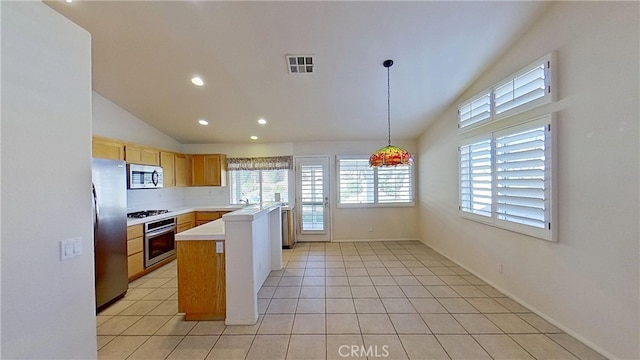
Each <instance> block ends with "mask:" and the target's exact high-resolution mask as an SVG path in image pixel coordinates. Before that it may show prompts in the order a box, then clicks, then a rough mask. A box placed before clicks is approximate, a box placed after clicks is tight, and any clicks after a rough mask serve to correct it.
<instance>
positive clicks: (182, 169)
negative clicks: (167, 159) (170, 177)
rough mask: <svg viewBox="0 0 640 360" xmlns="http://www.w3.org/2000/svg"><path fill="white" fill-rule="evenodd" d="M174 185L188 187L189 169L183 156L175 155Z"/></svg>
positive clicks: (185, 157)
mask: <svg viewBox="0 0 640 360" xmlns="http://www.w3.org/2000/svg"><path fill="white" fill-rule="evenodd" d="M174 162H175V164H174V165H175V171H174V174H175V180H174V181H175V185H176V186H187V185H189V168H188V162H187V156H186V155H183V154H175V157H174Z"/></svg>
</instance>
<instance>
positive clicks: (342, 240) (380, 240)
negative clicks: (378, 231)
mask: <svg viewBox="0 0 640 360" xmlns="http://www.w3.org/2000/svg"><path fill="white" fill-rule="evenodd" d="M385 241H420V239H417V238H400V239H333V240H332V241H331V242H339V243H342V242H385ZM420 242H422V241H420Z"/></svg>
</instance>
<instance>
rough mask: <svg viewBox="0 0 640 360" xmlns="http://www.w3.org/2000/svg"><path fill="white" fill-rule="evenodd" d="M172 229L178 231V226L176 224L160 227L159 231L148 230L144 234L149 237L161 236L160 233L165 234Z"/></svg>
mask: <svg viewBox="0 0 640 360" xmlns="http://www.w3.org/2000/svg"><path fill="white" fill-rule="evenodd" d="M172 231H173V232H175V231H176V227H175V226H172V227H170V228H164V229H160V230H157V231H152V232H148V233H146V234H144V236H145V237H146V238H147V239H148V238H150V237H156V236H159V235H164V234H166V233H170V232H172Z"/></svg>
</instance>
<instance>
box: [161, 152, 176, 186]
mask: <svg viewBox="0 0 640 360" xmlns="http://www.w3.org/2000/svg"><path fill="white" fill-rule="evenodd" d="M160 166H162V170H163V181H164V186H165V187H169V186H175V172H174V168H175V158H174V155H173V153H168V152H161V153H160Z"/></svg>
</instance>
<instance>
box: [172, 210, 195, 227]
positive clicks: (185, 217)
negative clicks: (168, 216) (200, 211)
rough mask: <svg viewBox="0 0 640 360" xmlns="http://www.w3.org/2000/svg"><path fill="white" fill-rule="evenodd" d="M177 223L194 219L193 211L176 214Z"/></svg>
mask: <svg viewBox="0 0 640 360" xmlns="http://www.w3.org/2000/svg"><path fill="white" fill-rule="evenodd" d="M177 221H178V225H180V224H184V223H188V222H194V221H196V214H195V213H192V212H190V213H188V214H182V215H178V216H177Z"/></svg>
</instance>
